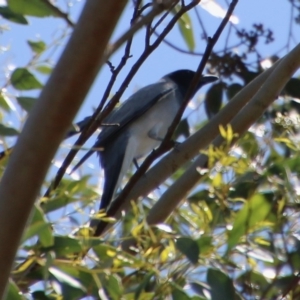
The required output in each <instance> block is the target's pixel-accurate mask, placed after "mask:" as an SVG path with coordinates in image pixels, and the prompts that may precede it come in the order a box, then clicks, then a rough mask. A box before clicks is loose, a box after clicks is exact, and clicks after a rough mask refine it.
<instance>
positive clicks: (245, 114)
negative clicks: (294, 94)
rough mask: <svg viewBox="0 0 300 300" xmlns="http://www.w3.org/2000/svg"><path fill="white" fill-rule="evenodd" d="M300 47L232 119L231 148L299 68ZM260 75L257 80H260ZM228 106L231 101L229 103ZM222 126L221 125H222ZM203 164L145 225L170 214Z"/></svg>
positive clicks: (168, 195)
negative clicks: (232, 135)
mask: <svg viewBox="0 0 300 300" xmlns="http://www.w3.org/2000/svg"><path fill="white" fill-rule="evenodd" d="M299 58H300V45H298V46H297V47H296V48H295V49H294V50H293V51H292V52H290V53H289V54H288V55H287V56H286V57H285V58H284V59H281V60H280V62H279V61H278V62H277V63H276V66H274V67H273V68H272V73H270V72H268V71H269V70H268V71H267V72H268V73H269V76H268V78H267V80H266V82H265V83H264V84H263V86H262V87H261V88H260V89H258V90H257V93H256V94H255V95H254V96H253V98H252V99H251V101H250V102H249V103H248V105H247V106H245V107H243V108H242V109H241V111H240V112H239V113H238V114H237V115H236V116H235V117H234V118H233V119H232V121H231V123H230V124H231V126H232V129H233V132H234V133H237V135H238V137H237V138H235V139H234V140H233V141H232V145H233V144H234V143H235V142H236V141H237V139H238V138H240V137H241V136H242V135H243V134H244V133H245V132H246V131H247V130H248V129H249V128H250V126H251V125H252V124H253V123H254V122H255V121H256V120H257V119H258V118H259V117H260V116H261V115H262V114H263V113H264V111H265V110H266V109H267V108H268V106H270V105H271V104H272V102H273V101H274V100H275V99H276V98H277V95H279V94H280V92H281V90H282V89H283V88H284V86H285V85H286V83H287V82H288V80H289V79H290V78H291V77H292V75H293V74H294V73H295V72H296V70H297V69H298V68H299V67H300V59H299ZM265 73H266V72H265ZM263 75H264V74H262V75H260V76H259V77H261V76H263ZM230 103H231V101H230ZM222 125H223V126H224V125H225V124H224V123H222ZM223 142H224V139H223V138H222V137H221V135H218V136H217V137H216V138H215V139H214V141H213V142H212V145H213V146H214V147H219V146H220V145H221V144H222V143H223ZM206 163H207V156H206V155H204V154H201V155H199V157H198V158H197V159H196V160H195V162H194V163H193V164H192V165H191V166H190V167H189V168H188V169H187V170H186V172H185V173H184V174H183V175H182V176H181V177H180V178H179V179H178V180H176V181H175V182H174V183H173V184H172V185H171V186H170V187H169V188H168V190H167V191H166V192H165V193H164V194H163V195H162V197H161V198H160V200H159V201H158V202H157V203H156V204H155V205H154V206H153V208H152V209H151V211H150V213H149V215H148V217H147V221H148V223H149V224H152V225H153V224H158V223H161V222H164V221H165V219H166V218H167V217H168V216H169V215H170V214H171V213H172V211H173V210H174V208H175V207H176V206H177V205H178V204H179V203H180V202H181V200H182V199H184V197H186V195H187V194H188V193H189V191H190V190H191V189H192V188H193V187H194V186H195V185H196V184H197V183H198V182H199V180H200V179H201V178H202V175H201V174H200V173H199V172H198V171H197V168H199V167H200V168H201V167H204V166H205V165H206Z"/></svg>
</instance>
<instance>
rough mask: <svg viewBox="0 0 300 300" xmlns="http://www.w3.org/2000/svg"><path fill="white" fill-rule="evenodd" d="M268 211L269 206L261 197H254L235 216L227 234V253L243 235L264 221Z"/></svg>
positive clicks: (257, 195)
mask: <svg viewBox="0 0 300 300" xmlns="http://www.w3.org/2000/svg"><path fill="white" fill-rule="evenodd" d="M270 209H271V205H270V203H269V202H268V201H267V200H266V199H265V197H264V196H263V195H260V194H256V195H254V196H253V197H252V198H251V199H250V200H249V201H248V202H247V203H246V204H245V205H244V207H243V208H242V209H241V210H240V211H239V212H238V214H237V215H236V218H235V221H234V224H233V228H232V230H231V231H229V233H228V249H227V251H230V250H231V249H232V248H233V247H234V246H235V245H236V244H237V243H238V241H239V239H240V238H241V237H242V236H243V235H244V234H246V233H249V232H251V231H252V230H253V229H254V228H255V227H257V226H258V225H259V223H260V222H261V221H263V220H265V219H266V217H267V215H268V214H269V212H270Z"/></svg>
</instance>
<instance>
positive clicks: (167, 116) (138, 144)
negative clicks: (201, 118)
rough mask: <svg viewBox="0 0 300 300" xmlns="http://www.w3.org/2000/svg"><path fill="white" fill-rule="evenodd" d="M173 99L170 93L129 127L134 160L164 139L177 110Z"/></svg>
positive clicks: (177, 107) (173, 94)
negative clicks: (152, 136)
mask: <svg viewBox="0 0 300 300" xmlns="http://www.w3.org/2000/svg"><path fill="white" fill-rule="evenodd" d="M174 97H175V93H171V94H170V95H168V96H167V97H165V98H164V99H162V100H161V101H159V102H158V103H157V104H156V105H154V106H153V107H152V108H150V109H149V110H148V111H147V112H146V113H145V114H143V115H142V116H141V117H140V118H139V119H137V120H136V121H135V122H134V123H133V124H132V125H131V126H130V129H129V131H130V138H129V144H131V151H133V152H135V153H134V158H140V157H142V156H145V155H146V154H148V153H149V152H151V151H152V150H153V149H155V148H156V147H157V146H158V145H159V144H160V143H161V140H162V139H163V138H164V137H165V135H166V133H167V131H168V128H169V126H170V125H171V123H172V121H173V120H174V117H175V115H176V113H177V111H178V109H179V103H178V102H177V101H176V100H175V99H174ZM141 100H142V99H141ZM174 100H175V101H174ZM149 134H151V135H154V136H156V137H157V139H154V138H151V137H150V136H149Z"/></svg>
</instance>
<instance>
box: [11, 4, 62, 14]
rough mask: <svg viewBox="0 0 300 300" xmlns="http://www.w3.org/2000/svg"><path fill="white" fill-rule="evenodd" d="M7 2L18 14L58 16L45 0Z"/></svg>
mask: <svg viewBox="0 0 300 300" xmlns="http://www.w3.org/2000/svg"><path fill="white" fill-rule="evenodd" d="M7 3H8V6H9V8H10V9H11V10H12V11H13V12H15V13H17V14H21V15H28V16H34V17H48V16H56V13H55V12H54V10H53V9H52V8H51V7H50V6H49V5H48V4H47V3H46V1H43V0H8V1H7Z"/></svg>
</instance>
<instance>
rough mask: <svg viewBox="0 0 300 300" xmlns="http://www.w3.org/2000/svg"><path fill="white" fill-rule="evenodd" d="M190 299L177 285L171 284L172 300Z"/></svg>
mask: <svg viewBox="0 0 300 300" xmlns="http://www.w3.org/2000/svg"><path fill="white" fill-rule="evenodd" d="M189 299H191V298H190V297H189V296H188V295H187V294H186V293H185V292H184V290H183V289H182V288H181V287H180V286H179V285H177V284H175V283H172V300H189Z"/></svg>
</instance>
